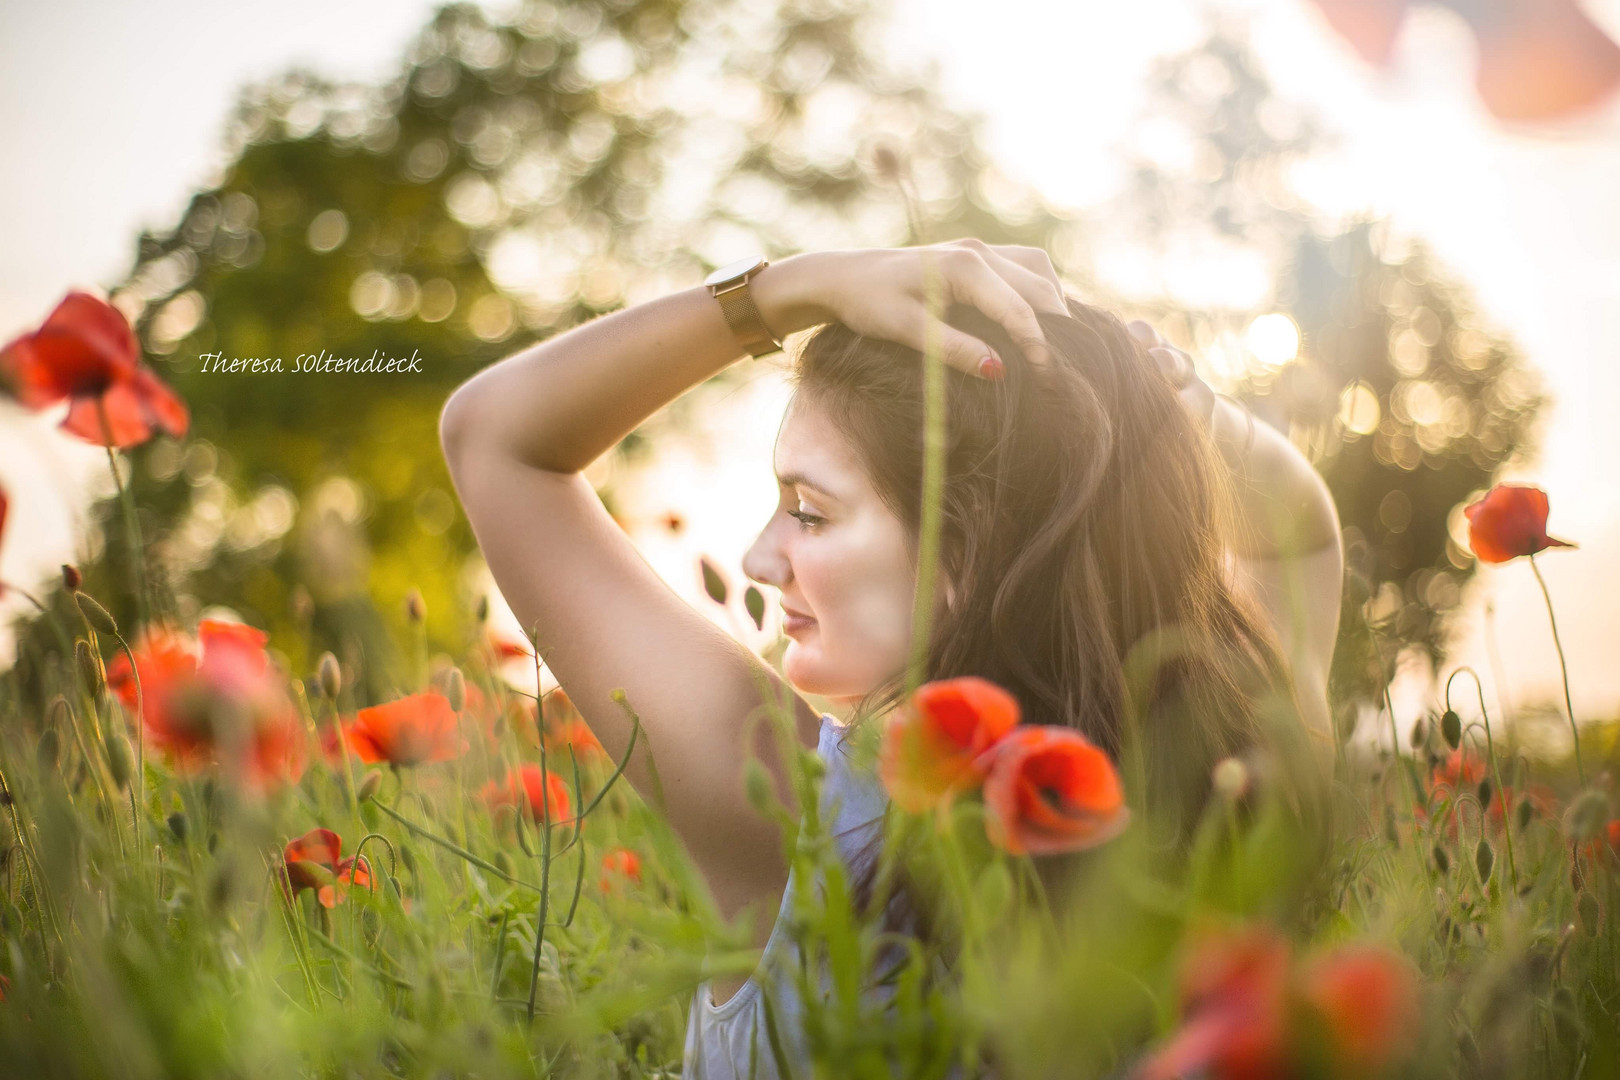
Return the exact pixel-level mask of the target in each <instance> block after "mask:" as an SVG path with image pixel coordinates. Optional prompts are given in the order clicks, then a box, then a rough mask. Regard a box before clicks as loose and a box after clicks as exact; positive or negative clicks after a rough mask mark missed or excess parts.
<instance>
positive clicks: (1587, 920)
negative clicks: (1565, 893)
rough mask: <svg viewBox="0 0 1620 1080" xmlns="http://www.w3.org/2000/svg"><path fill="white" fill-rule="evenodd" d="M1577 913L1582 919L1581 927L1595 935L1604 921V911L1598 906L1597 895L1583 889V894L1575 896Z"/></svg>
mask: <svg viewBox="0 0 1620 1080" xmlns="http://www.w3.org/2000/svg"><path fill="white" fill-rule="evenodd" d="M1575 914H1576V916H1577V917H1579V918H1580V920H1581V929H1582V930H1585V931H1586V932H1587V933H1588V934H1591V935H1593V936H1594V937H1595V936H1596V935H1597V932H1598V928H1599V926H1600V925H1601V924H1602V921H1603V912H1602V910H1601V909H1599V908H1598V902H1597V897H1595V896H1593V895H1592V894H1591V893H1589V892H1587V891H1586V890H1585V889H1582V890H1581V895H1580V896H1578V897H1576V898H1575Z"/></svg>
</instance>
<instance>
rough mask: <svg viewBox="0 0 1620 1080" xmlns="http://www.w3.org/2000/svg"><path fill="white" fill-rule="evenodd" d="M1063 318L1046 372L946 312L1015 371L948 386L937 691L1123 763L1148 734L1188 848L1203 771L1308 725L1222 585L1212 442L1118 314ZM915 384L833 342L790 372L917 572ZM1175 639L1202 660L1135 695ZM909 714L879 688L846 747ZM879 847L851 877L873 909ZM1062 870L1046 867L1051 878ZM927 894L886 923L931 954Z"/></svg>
mask: <svg viewBox="0 0 1620 1080" xmlns="http://www.w3.org/2000/svg"><path fill="white" fill-rule="evenodd" d="M1067 306H1068V315H1067V316H1061V315H1048V314H1042V315H1040V316H1039V318H1040V323H1041V327H1042V329H1043V331H1044V332H1045V336H1046V339H1047V342H1048V343H1049V344H1050V346H1051V347H1052V351H1053V353H1054V354H1055V358H1056V363H1055V364H1053V365H1051V366H1048V367H1042V368H1037V367H1034V366H1032V365H1031V364H1029V363H1028V362H1027V360H1026V359H1025V357H1024V355H1023V353H1022V351H1021V350H1020V349H1019V348H1018V346H1017V345H1016V344H1015V343H1014V342H1013V341H1012V340H1011V339H1010V338H1009V336H1008V335H1007V333H1006V331H1005V330H1004V329H1003V328H1002V327H1001V326H999V325H998V324H996V323H994V322H992V321H990V320H989V319H988V318H986V317H985V316H984V315H983V314H981V313H980V312H978V311H977V310H975V309H973V308H969V307H965V306H954V307H952V308H951V309H950V310H949V311H947V312H946V321H947V322H949V323H951V324H952V325H954V326H957V327H959V328H960V329H962V330H965V331H967V332H968V333H971V334H974V335H976V336H978V337H979V338H980V339H981V340H983V341H985V342H987V343H988V344H990V345H991V347H993V348H994V349H995V350H996V351H997V352H998V354H999V355H1000V356H1001V357H1003V359H1004V360H1005V361H1006V369H1007V370H1006V377H1005V378H1004V379H1003V380H1001V381H996V382H989V381H984V380H981V379H977V378H974V377H971V376H968V375H965V374H963V373H961V372H958V371H956V370H955V369H953V368H948V367H947V368H946V369H945V374H946V378H947V395H946V397H947V402H946V409H945V431H946V450H945V479H944V484H943V497H942V500H941V512H942V529H941V538H940V539H941V543H940V561H941V567H942V572H943V576H944V578H945V579H946V580H948V581H949V582H950V583H951V585H952V587H953V592H954V596H953V597H952V599H951V602H950V604H949V606H948V608H944V609H943V610H942V611H941V613H940V614H939V616H938V617H936V618H935V619H934V621H933V624H932V626H931V629H930V635H929V642H928V647H927V654H926V661H925V667H924V672H923V681H931V680H935V679H945V678H953V677H957V676H964V675H977V676H981V677H983V678H985V679H989V680H991V681H992V682H995V683H997V684H999V685H1000V686H1002V687H1004V688H1006V689H1007V690H1008V691H1010V692H1011V693H1012V694H1013V696H1014V697H1015V698H1016V699H1017V700H1018V702H1019V705H1020V706H1021V709H1022V719H1023V722H1026V723H1033V724H1060V725H1064V726H1067V727H1071V728H1074V729H1076V730H1078V731H1079V732H1081V733H1082V734H1084V735H1085V736H1086V737H1087V738H1089V739H1090V740H1091V741H1092V742H1094V743H1096V744H1098V745H1099V746H1101V747H1102V748H1104V749H1105V750H1107V751H1108V752H1109V753H1110V754H1112V755H1114V757H1115V759H1116V760H1119V758H1120V756H1121V754H1123V753H1126V752H1127V750H1128V749H1130V745H1129V744H1131V743H1132V739H1133V737H1134V736H1140V738H1139V739H1136V743H1135V750H1134V751H1133V752H1139V753H1140V754H1141V759H1140V760H1141V763H1142V771H1143V774H1144V780H1145V792H1144V793H1143V794H1141V795H1140V796H1139V797H1140V798H1141V799H1142V800H1143V801H1144V802H1146V803H1148V804H1149V806H1148V807H1147V808H1148V809H1149V810H1151V811H1152V812H1153V813H1154V815H1155V816H1156V817H1157V818H1158V819H1159V820H1161V821H1169V822H1171V823H1173V826H1174V827H1173V828H1172V830H1171V831H1172V834H1173V835H1177V836H1181V837H1185V836H1186V835H1188V833H1189V829H1188V826H1190V825H1191V824H1192V823H1193V822H1195V821H1196V819H1197V816H1198V814H1199V813H1200V811H1201V808H1202V806H1203V804H1204V802H1205V800H1206V798H1207V796H1208V792H1209V789H1210V769H1211V766H1212V765H1213V764H1214V763H1215V762H1216V761H1218V760H1219V759H1220V758H1222V757H1224V756H1227V755H1233V754H1242V753H1244V752H1245V751H1248V750H1250V749H1254V748H1257V747H1258V746H1260V745H1262V744H1263V743H1264V741H1265V739H1266V733H1267V727H1268V725H1267V724H1265V723H1264V722H1263V721H1262V720H1261V718H1260V717H1259V716H1258V715H1257V713H1258V711H1259V705H1260V702H1261V701H1262V699H1271V700H1275V699H1276V698H1277V697H1278V696H1280V697H1281V698H1282V700H1284V701H1286V702H1288V703H1290V704H1291V705H1292V706H1293V708H1294V709H1295V710H1296V715H1297V699H1296V698H1294V696H1293V694H1294V690H1293V685H1292V680H1291V678H1290V677H1289V673H1288V670H1287V667H1286V664H1285V663H1284V662H1283V660H1282V658H1281V652H1280V648H1279V645H1278V641H1277V639H1276V636H1275V633H1274V632H1273V630H1272V629H1271V626H1270V624H1269V622H1267V621H1266V620H1265V618H1264V617H1263V616H1262V615H1261V613H1260V610H1259V609H1258V608H1257V607H1256V606H1255V605H1254V603H1253V601H1252V600H1251V599H1250V598H1249V597H1248V596H1247V595H1246V594H1243V593H1240V592H1237V591H1234V589H1233V588H1232V587H1231V586H1230V584H1229V580H1228V578H1227V576H1226V568H1225V562H1224V560H1225V557H1226V548H1227V542H1228V538H1229V537H1230V535H1231V532H1232V530H1233V529H1234V528H1236V527H1237V519H1236V518H1235V515H1234V513H1233V501H1232V493H1231V489H1230V482H1229V476H1230V473H1229V470H1227V468H1226V466H1225V464H1224V463H1223V462H1222V461H1221V460H1220V458H1219V452H1218V451H1217V449H1216V448H1215V445H1214V443H1213V442H1212V441H1211V439H1210V437H1209V435H1208V434H1207V433H1206V431H1205V430H1204V429H1203V428H1202V427H1201V426H1200V425H1199V423H1198V422H1197V421H1196V420H1195V419H1194V418H1193V417H1192V416H1191V414H1190V412H1189V411H1188V409H1187V408H1186V406H1185V405H1184V404H1183V402H1182V401H1181V399H1180V397H1179V396H1178V394H1177V391H1176V390H1175V388H1174V387H1173V386H1172V385H1171V383H1170V382H1169V380H1168V379H1167V378H1166V377H1165V376H1164V374H1163V373H1162V372H1161V371H1160V370H1159V368H1158V366H1157V365H1156V364H1155V363H1154V362H1153V360H1152V358H1150V357H1149V356H1148V355H1147V354H1146V352H1145V350H1144V348H1143V346H1142V345H1141V344H1140V343H1138V342H1137V341H1136V339H1135V338H1133V337H1132V336H1131V334H1130V333H1129V331H1127V329H1126V328H1125V325H1124V324H1123V323H1122V322H1121V321H1120V319H1119V318H1118V317H1116V316H1115V315H1113V314H1111V313H1109V312H1106V311H1103V310H1100V309H1098V308H1095V307H1092V306H1090V305H1087V304H1083V303H1081V302H1079V301H1077V300H1075V299H1073V298H1068V299H1067ZM922 372H923V369H922V357H921V355H920V354H919V353H918V352H917V351H916V350H914V349H910V348H907V347H905V346H902V345H898V344H895V343H893V342H888V341H882V340H877V339H873V338H867V337H862V336H860V335H858V334H856V333H854V332H853V331H851V330H850V329H848V328H847V327H845V326H843V325H841V324H837V323H829V324H827V325H824V326H822V327H820V328H818V329H817V330H816V331H814V332H813V333H812V334H810V335H809V336H807V337H806V339H805V340H804V341H803V343H802V344H801V346H800V349H799V351H798V352H797V354H796V357H795V362H794V366H793V369H792V374H791V377H792V382H793V385H794V388H795V394H796V397H802V398H803V399H804V401H805V402H806V403H807V404H809V405H810V406H811V407H813V408H815V409H817V410H818V411H820V412H821V413H822V415H824V416H826V417H828V418H829V419H830V420H831V422H832V423H833V424H834V426H836V427H837V428H838V429H839V430H840V431H841V432H842V433H843V434H844V435H845V436H846V437H847V438H848V440H849V442H850V443H851V445H852V446H853V448H854V449H855V451H856V452H857V454H858V457H859V460H860V461H861V462H862V464H863V465H864V467H865V468H866V470H867V472H868V474H869V476H870V479H871V481H872V483H873V486H874V487H875V489H876V490H877V492H878V494H879V495H880V497H881V498H882V499H883V501H884V503H885V504H886V505H887V506H888V507H889V509H890V510H891V511H892V512H893V513H894V514H895V515H896V516H897V517H898V518H899V519H900V520H901V521H902V522H903V523H904V525H905V528H906V533H907V537H908V543H909V546H910V550H911V554H912V557H913V565H914V566H915V565H916V556H917V547H918V538H919V532H920V523H921V516H922V487H923V421H924V403H923V378H922ZM1167 631H1168V632H1170V633H1171V634H1173V635H1174V637H1175V639H1176V640H1178V641H1181V642H1182V643H1183V644H1184V645H1185V646H1190V647H1186V648H1183V649H1182V650H1181V651H1180V652H1177V653H1176V654H1175V655H1174V656H1173V657H1172V658H1171V659H1170V660H1169V661H1168V662H1165V663H1163V664H1161V665H1158V667H1157V668H1156V670H1155V671H1154V673H1153V677H1152V678H1151V679H1150V680H1149V681H1148V687H1149V691H1148V693H1146V694H1143V693H1142V690H1141V687H1140V686H1138V685H1137V684H1135V683H1134V682H1133V681H1132V680H1133V676H1132V674H1131V672H1132V671H1133V670H1134V667H1133V666H1132V665H1133V660H1132V655H1133V654H1132V650H1133V647H1136V646H1138V645H1141V644H1144V643H1151V642H1152V641H1154V640H1156V639H1161V638H1163V637H1164V636H1165V632H1167ZM1137 655H1140V653H1138V654H1137ZM903 696H904V678H903V673H897V674H896V675H895V677H894V678H893V679H892V680H891V681H890V682H888V683H885V684H884V685H882V686H879V687H877V688H874V689H873V690H872V691H871V692H870V693H868V694H867V695H866V696H865V697H864V698H863V699H861V701H860V702H859V703H858V705H857V707H856V708H855V710H854V715H853V717H851V719H850V726H849V728H848V730H847V732H846V735H845V738H846V740H847V739H848V738H849V737H850V735H851V734H852V733H853V732H854V731H855V730H857V727H858V725H861V724H864V723H868V722H870V721H871V720H873V719H874V718H880V717H882V716H884V715H886V714H887V713H889V712H890V710H892V709H894V708H895V707H897V706H898V705H900V704H901V702H902V699H903ZM1132 717H1135V718H1137V719H1136V721H1135V723H1136V725H1137V726H1138V727H1139V729H1140V730H1139V731H1135V732H1132V731H1130V730H1128V728H1130V727H1131V725H1132V720H1131V718H1132ZM1135 809H1136V810H1138V811H1139V810H1141V809H1142V808H1141V807H1137V808H1135ZM882 839H883V837H882V835H881V834H879V835H877V836H876V837H875V838H874V839H873V840H872V842H871V844H870V845H869V846H868V848H867V851H866V852H865V854H864V855H863V856H862V857H860V858H858V859H857V860H856V865H855V866H854V867H853V868H852V893H853V895H854V896H855V898H856V902H857V905H858V906H859V908H861V909H862V910H870V906H871V904H872V901H873V899H874V897H873V883H874V879H875V878H876V877H877V860H876V858H875V855H876V851H877V849H878V848H879V847H880V846H881V844H882ZM1057 861H1058V860H1053V859H1051V858H1050V857H1047V858H1043V859H1039V860H1036V862H1037V864H1038V868H1039V869H1040V870H1041V871H1042V873H1043V876H1044V875H1045V873H1046V871H1048V870H1050V869H1051V868H1052V867H1053V866H1054V865H1055V864H1056V863H1057ZM915 893H916V890H915V889H907V888H901V889H900V890H899V891H898V892H897V893H895V894H894V895H893V896H892V897H890V898H889V900H888V901H887V902H886V903H885V905H884V908H885V910H884V913H883V916H884V920H885V922H886V923H887V924H888V925H889V926H901V925H903V926H905V927H907V928H908V929H909V930H910V931H911V932H913V933H916V934H919V935H921V936H925V937H926V936H928V935H929V934H930V933H931V932H932V930H931V923H932V920H931V918H930V917H929V914H928V905H927V903H926V902H925V898H924V897H921V896H918V895H915Z"/></svg>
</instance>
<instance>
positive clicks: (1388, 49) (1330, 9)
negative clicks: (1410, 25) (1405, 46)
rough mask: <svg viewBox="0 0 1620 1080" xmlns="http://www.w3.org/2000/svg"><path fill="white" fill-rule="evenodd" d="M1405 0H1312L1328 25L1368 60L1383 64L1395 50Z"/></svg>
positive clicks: (1381, 65) (1404, 17) (1403, 18)
mask: <svg viewBox="0 0 1620 1080" xmlns="http://www.w3.org/2000/svg"><path fill="white" fill-rule="evenodd" d="M1407 2H1408V0H1316V6H1317V7H1319V8H1321V9H1322V15H1323V17H1325V18H1326V19H1327V22H1328V25H1329V26H1331V27H1333V29H1334V30H1336V31H1337V32H1338V34H1339V36H1340V37H1342V38H1344V39H1345V40H1346V41H1348V42H1349V43H1350V44H1351V46H1352V47H1353V48H1354V49H1355V50H1356V52H1358V53H1360V54H1361V56H1362V58H1363V59H1364V60H1366V61H1367V62H1368V63H1370V64H1376V65H1378V66H1379V67H1383V66H1384V65H1385V64H1387V63H1389V58H1390V56H1391V54H1393V53H1394V51H1395V39H1396V38H1397V37H1399V36H1400V32H1401V23H1402V22H1404V21H1405V20H1406V7H1407Z"/></svg>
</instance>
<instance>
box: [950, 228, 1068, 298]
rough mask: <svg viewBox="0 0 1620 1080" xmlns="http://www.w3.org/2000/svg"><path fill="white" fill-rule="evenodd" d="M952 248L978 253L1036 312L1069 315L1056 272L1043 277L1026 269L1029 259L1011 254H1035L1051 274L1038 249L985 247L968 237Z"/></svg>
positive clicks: (1000, 245)
mask: <svg viewBox="0 0 1620 1080" xmlns="http://www.w3.org/2000/svg"><path fill="white" fill-rule="evenodd" d="M949 243H950V245H952V246H957V247H964V248H967V249H968V250H969V251H972V252H975V253H977V254H978V255H979V257H980V258H982V259H984V261H985V262H986V263H987V264H989V266H990V268H991V269H993V270H994V271H995V272H996V273H998V274H1000V275H1001V276H1002V277H1004V278H1006V279H1007V283H1008V284H1010V285H1011V286H1012V287H1013V288H1015V289H1017V290H1018V295H1020V296H1022V297H1023V298H1024V299H1025V300H1027V301H1028V302H1029V305H1030V306H1031V307H1033V308H1034V309H1035V310H1036V311H1044V312H1046V313H1047V314H1050V315H1067V314H1068V313H1069V305H1068V304H1067V303H1066V302H1065V301H1064V299H1063V286H1062V285H1061V284H1060V283H1059V282H1058V280H1057V274H1056V272H1051V276H1050V277H1047V276H1045V275H1043V274H1042V273H1041V272H1040V271H1039V269H1037V268H1035V267H1032V266H1029V265H1025V263H1026V261H1032V260H1028V259H1027V256H1022V255H1020V256H1019V258H1016V259H1015V258H1012V257H1011V255H1010V253H1012V252H1025V251H1027V252H1033V253H1034V254H1035V256H1037V257H1038V258H1040V259H1042V260H1044V261H1045V262H1046V266H1047V269H1048V270H1049V271H1050V270H1051V265H1052V264H1051V260H1049V259H1047V258H1046V253H1045V252H1044V251H1041V250H1040V249H1039V248H1020V247H1016V246H1015V245H1012V244H986V243H985V242H984V241H983V240H980V239H979V238H978V237H974V236H965V237H962V238H961V239H959V240H952V241H950V242H949Z"/></svg>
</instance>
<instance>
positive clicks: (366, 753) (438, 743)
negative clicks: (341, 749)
mask: <svg viewBox="0 0 1620 1080" xmlns="http://www.w3.org/2000/svg"><path fill="white" fill-rule="evenodd" d="M343 735H344V738H345V739H346V740H347V741H348V744H349V749H350V750H352V751H354V752H355V754H356V755H358V756H359V758H360V760H361V761H364V762H366V763H367V764H368V765H369V764H376V763H377V762H381V761H386V762H387V763H388V764H390V765H405V766H409V765H422V764H425V763H429V762H436V761H452V760H454V759H455V758H458V757H460V756H461V755H462V754H463V753H465V752H466V751H467V740H466V739H464V738H462V736H461V732H460V731H459V730H458V725H457V722H456V713H455V710H454V709H452V708H451V707H450V700H449V699H448V698H446V697H445V696H444V695H443V694H440V693H436V692H434V691H431V690H430V691H427V692H425V693H421V694H411V695H410V696H409V697H402V698H400V699H398V700H397V701H389V702H385V703H384V704H382V705H372V706H369V707H368V708H364V709H361V710H360V711H359V712H358V713H356V714H355V718H354V721H353V722H352V723H350V724H348V725H347V726H346V727H345V728H344V729H343Z"/></svg>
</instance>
